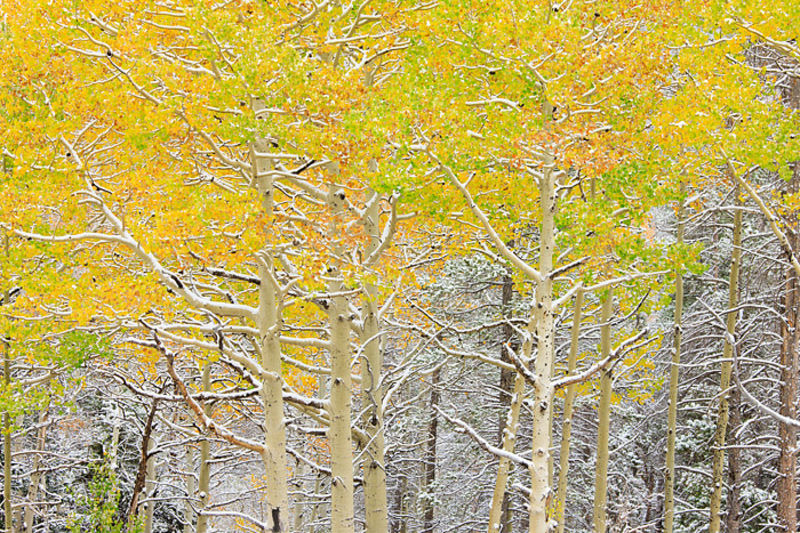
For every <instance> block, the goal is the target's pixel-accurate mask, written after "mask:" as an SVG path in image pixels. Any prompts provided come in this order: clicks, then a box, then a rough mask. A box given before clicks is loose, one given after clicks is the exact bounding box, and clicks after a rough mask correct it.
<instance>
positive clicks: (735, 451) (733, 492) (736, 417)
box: [725, 387, 742, 533]
mask: <svg viewBox="0 0 800 533" xmlns="http://www.w3.org/2000/svg"><path fill="white" fill-rule="evenodd" d="M739 397H740V393H739V389H737V388H736V387H734V388H733V390H732V391H731V400H730V401H731V403H730V410H731V418H730V424H729V425H728V443H729V445H730V451H729V452H728V487H729V488H728V497H727V499H726V502H727V507H728V512H727V513H726V514H725V533H740V531H741V530H742V524H741V514H742V502H741V501H740V498H739V496H740V494H741V483H742V463H741V460H740V457H739V456H740V455H741V453H740V450H739V448H737V447H736V445H737V444H738V443H739V442H738V439H737V437H736V432H737V431H738V430H739V427H740V426H741V425H742V414H741V411H740V408H739Z"/></svg>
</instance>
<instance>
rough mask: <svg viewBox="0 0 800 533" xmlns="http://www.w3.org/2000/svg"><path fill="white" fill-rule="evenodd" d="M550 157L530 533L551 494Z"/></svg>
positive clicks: (545, 177) (540, 523)
mask: <svg viewBox="0 0 800 533" xmlns="http://www.w3.org/2000/svg"><path fill="white" fill-rule="evenodd" d="M554 165H555V162H554V158H553V156H552V155H548V156H547V157H546V160H545V161H544V169H543V172H542V176H541V178H540V182H539V190H540V199H541V200H540V201H541V207H542V220H541V227H540V245H539V273H540V274H541V275H542V281H541V283H539V284H537V286H536V295H535V305H534V309H533V317H532V318H533V321H534V322H535V325H536V340H537V343H538V346H537V354H536V359H535V361H534V365H533V373H534V375H535V377H536V380H537V381H536V384H535V385H534V387H533V432H532V438H531V448H532V450H531V451H532V454H531V466H530V474H531V495H530V521H529V523H528V528H529V532H530V533H547V531H548V529H549V524H548V521H547V499H548V496H549V494H550V480H549V477H550V476H549V472H550V419H551V417H552V415H553V384H552V372H553V359H554V356H555V346H554V344H555V342H554V341H555V339H554V337H555V331H554V329H555V322H554V317H553V280H552V278H551V277H550V275H551V273H552V272H553V254H554V251H555V211H556V193H555V184H554V183H553V181H554V180H553V166H554Z"/></svg>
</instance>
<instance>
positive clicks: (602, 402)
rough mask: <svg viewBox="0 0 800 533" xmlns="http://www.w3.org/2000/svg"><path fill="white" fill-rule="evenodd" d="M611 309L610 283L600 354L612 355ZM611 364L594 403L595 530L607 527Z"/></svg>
mask: <svg viewBox="0 0 800 533" xmlns="http://www.w3.org/2000/svg"><path fill="white" fill-rule="evenodd" d="M613 312H614V293H613V291H612V289H611V288H610V287H609V289H608V291H607V292H606V294H605V295H604V296H603V311H602V313H601V315H600V322H601V329H600V336H601V338H600V357H601V359H607V358H608V357H609V356H610V355H611V318H612V317H613ZM612 368H613V365H610V366H609V367H608V368H605V369H603V370H602V371H601V374H600V398H599V400H598V406H597V418H598V422H597V467H596V472H595V479H594V512H593V523H594V533H605V531H606V527H607V524H606V504H607V500H608V439H609V432H610V422H611V381H612V380H611V375H612Z"/></svg>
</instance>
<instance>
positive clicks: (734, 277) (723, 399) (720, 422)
mask: <svg viewBox="0 0 800 533" xmlns="http://www.w3.org/2000/svg"><path fill="white" fill-rule="evenodd" d="M734 194H735V195H736V212H735V213H734V215H733V254H732V258H731V275H730V282H729V292H728V311H727V313H728V317H727V324H726V325H727V335H726V337H725V346H724V348H723V352H722V369H721V372H720V399H719V410H718V413H717V429H716V432H715V433H714V456H713V462H712V465H711V502H710V504H709V513H710V521H709V528H708V531H709V533H719V531H720V510H721V508H722V473H723V469H724V464H725V434H726V431H727V427H728V414H729V413H728V401H729V396H730V387H731V369H732V365H733V350H734V346H733V344H731V341H732V340H733V339H734V338H735V337H734V335H735V334H736V311H734V310H733V309H734V308H735V307H736V305H737V302H738V300H739V269H740V264H741V260H742V210H741V209H740V206H741V202H740V200H739V188H738V187H736V191H735V193H734Z"/></svg>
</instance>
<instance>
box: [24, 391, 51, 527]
mask: <svg viewBox="0 0 800 533" xmlns="http://www.w3.org/2000/svg"><path fill="white" fill-rule="evenodd" d="M48 387H49V384H48ZM47 416H48V406H45V407H44V409H42V410H41V411H40V412H39V431H38V434H37V436H36V451H37V452H43V451H44V448H45V444H46V441H47ZM41 465H42V460H41V457H40V453H37V454H36V455H34V456H33V473H32V474H31V486H30V488H29V489H28V501H29V502H30V504H29V505H27V506H26V507H25V520H24V521H25V531H26V533H33V521H34V518H35V512H36V510H35V507H34V505H33V503H34V502H35V501H36V498H37V497H38V495H39V490H40V489H41V484H42V473H41V472H40V471H39V468H41Z"/></svg>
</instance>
